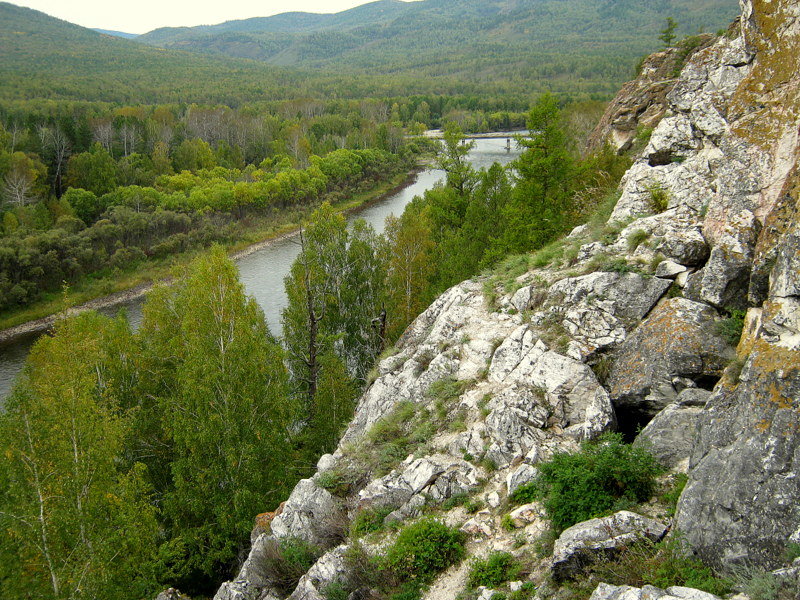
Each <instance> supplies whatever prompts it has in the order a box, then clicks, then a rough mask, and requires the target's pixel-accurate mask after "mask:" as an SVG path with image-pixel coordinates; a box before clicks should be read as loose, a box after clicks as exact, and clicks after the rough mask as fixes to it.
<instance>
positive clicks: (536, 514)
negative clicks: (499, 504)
mask: <svg viewBox="0 0 800 600" xmlns="http://www.w3.org/2000/svg"><path fill="white" fill-rule="evenodd" d="M508 515H509V517H511V522H512V523H514V525H515V526H516V527H525V526H526V525H530V524H531V523H536V522H537V521H543V520H544V519H546V518H547V515H546V513H545V511H544V510H543V509H542V507H541V506H540V505H538V504H536V503H533V504H524V505H522V506H518V507H517V508H515V509H514V510H512V511H511V512H510V513H508Z"/></svg>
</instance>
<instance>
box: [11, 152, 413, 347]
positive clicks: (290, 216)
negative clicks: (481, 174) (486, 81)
mask: <svg viewBox="0 0 800 600" xmlns="http://www.w3.org/2000/svg"><path fill="white" fill-rule="evenodd" d="M423 168H424V167H423V165H422V164H419V165H417V166H416V167H415V168H414V169H412V170H411V171H410V172H403V173H398V174H397V175H395V176H394V177H392V178H390V179H389V180H387V181H384V182H381V183H379V184H378V185H376V186H375V187H373V188H372V189H369V190H366V191H364V192H360V193H358V194H355V195H353V196H352V197H350V198H348V199H347V200H342V201H341V202H338V203H336V204H334V208H335V209H336V210H337V211H338V212H341V213H344V214H353V213H358V212H359V211H361V210H364V209H366V208H368V207H370V206H372V205H373V204H376V203H378V202H381V201H382V200H384V199H385V198H387V197H389V196H392V195H394V194H396V193H397V192H399V191H401V190H403V189H404V188H406V187H408V186H409V185H411V184H412V183H413V182H414V180H415V178H416V176H417V174H418V173H419V172H420V171H421V170H422V169H423ZM317 206H318V203H315V204H314V205H313V206H309V207H307V208H305V209H302V210H295V211H287V212H286V213H285V214H283V215H280V216H278V217H276V218H267V219H265V220H263V221H260V222H258V223H255V224H254V225H252V226H250V227H247V228H244V229H243V230H242V231H241V235H240V237H239V239H237V240H235V241H233V242H231V243H229V244H227V245H226V250H227V251H228V253H229V254H230V255H231V258H232V259H234V260H236V259H239V258H242V257H245V256H248V255H249V254H252V253H254V252H258V251H259V250H262V249H264V248H267V247H269V246H270V245H272V244H277V243H279V242H281V241H283V240H285V239H287V238H290V237H292V236H294V235H296V234H297V232H298V231H299V230H300V223H301V222H302V221H303V219H304V218H306V217H308V216H309V215H310V214H311V212H312V211H313V210H314V209H316V208H317ZM201 252H202V250H193V251H189V252H184V253H182V254H178V255H174V256H171V257H169V259H167V260H162V261H158V262H150V263H145V264H143V265H141V266H140V267H138V268H136V269H135V270H134V271H133V272H131V273H122V274H121V275H120V276H117V277H110V278H102V279H91V280H88V281H83V282H81V283H80V284H78V285H75V286H74V287H72V288H70V290H69V296H68V302H69V304H71V306H70V307H69V308H68V309H66V311H65V302H64V299H63V298H62V297H53V298H49V299H47V300H45V301H42V302H39V303H37V304H35V305H34V306H30V307H26V308H25V309H23V310H20V311H18V312H16V313H13V314H11V315H8V316H6V317H4V318H2V319H0V344H7V343H9V342H13V341H14V340H16V339H17V338H21V337H25V336H29V335H32V334H36V333H41V332H43V331H47V330H48V329H50V328H51V327H52V326H53V324H54V323H55V322H56V320H57V319H58V318H59V316H60V315H62V314H64V313H65V312H66V314H67V315H73V314H77V313H80V312H85V311H87V310H100V309H104V308H111V307H114V306H118V305H120V304H126V303H128V302H131V301H133V300H136V299H138V298H141V297H142V296H145V295H147V293H148V292H149V291H150V290H152V289H153V287H154V286H156V285H158V284H159V283H161V282H168V281H169V280H170V279H171V277H172V273H173V272H174V270H175V269H176V268H179V267H181V266H183V265H186V264H188V263H189V262H191V260H192V259H193V258H195V257H196V256H197V255H198V254H199V253H201Z"/></svg>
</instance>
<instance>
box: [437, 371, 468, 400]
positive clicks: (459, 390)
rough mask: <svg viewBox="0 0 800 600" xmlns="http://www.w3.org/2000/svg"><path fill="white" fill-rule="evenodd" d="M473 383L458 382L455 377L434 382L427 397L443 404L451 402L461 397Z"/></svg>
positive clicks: (466, 381)
mask: <svg viewBox="0 0 800 600" xmlns="http://www.w3.org/2000/svg"><path fill="white" fill-rule="evenodd" d="M472 383H473V382H472V381H471V380H465V381H458V380H457V379H455V378H454V377H445V378H444V379H440V380H438V381H434V382H433V383H432V384H431V385H430V387H429V388H428V393H427V395H428V396H429V397H431V398H436V399H437V400H441V401H442V402H449V401H451V400H455V399H456V398H458V397H459V396H461V394H463V393H464V392H465V391H466V390H467V388H468V387H469V386H470V385H471V384H472Z"/></svg>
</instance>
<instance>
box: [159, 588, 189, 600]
mask: <svg viewBox="0 0 800 600" xmlns="http://www.w3.org/2000/svg"><path fill="white" fill-rule="evenodd" d="M156 600H189V596H184V595H183V594H181V593H180V592H179V591H178V590H176V589H175V588H169V589H167V590H164V591H163V592H161V593H160V594H159V595H158V596H156Z"/></svg>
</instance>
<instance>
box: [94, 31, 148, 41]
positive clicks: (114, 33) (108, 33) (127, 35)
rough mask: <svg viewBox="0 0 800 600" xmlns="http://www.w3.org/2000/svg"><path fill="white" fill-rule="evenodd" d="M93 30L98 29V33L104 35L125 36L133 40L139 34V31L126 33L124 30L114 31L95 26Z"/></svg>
mask: <svg viewBox="0 0 800 600" xmlns="http://www.w3.org/2000/svg"><path fill="white" fill-rule="evenodd" d="M92 31H96V32H97V33H102V34H103V35H110V36H113V37H118V38H124V39H126V40H131V39H133V38H135V37H138V36H139V34H138V33H125V32H124V31H114V30H112V29H97V28H93V29H92Z"/></svg>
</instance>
